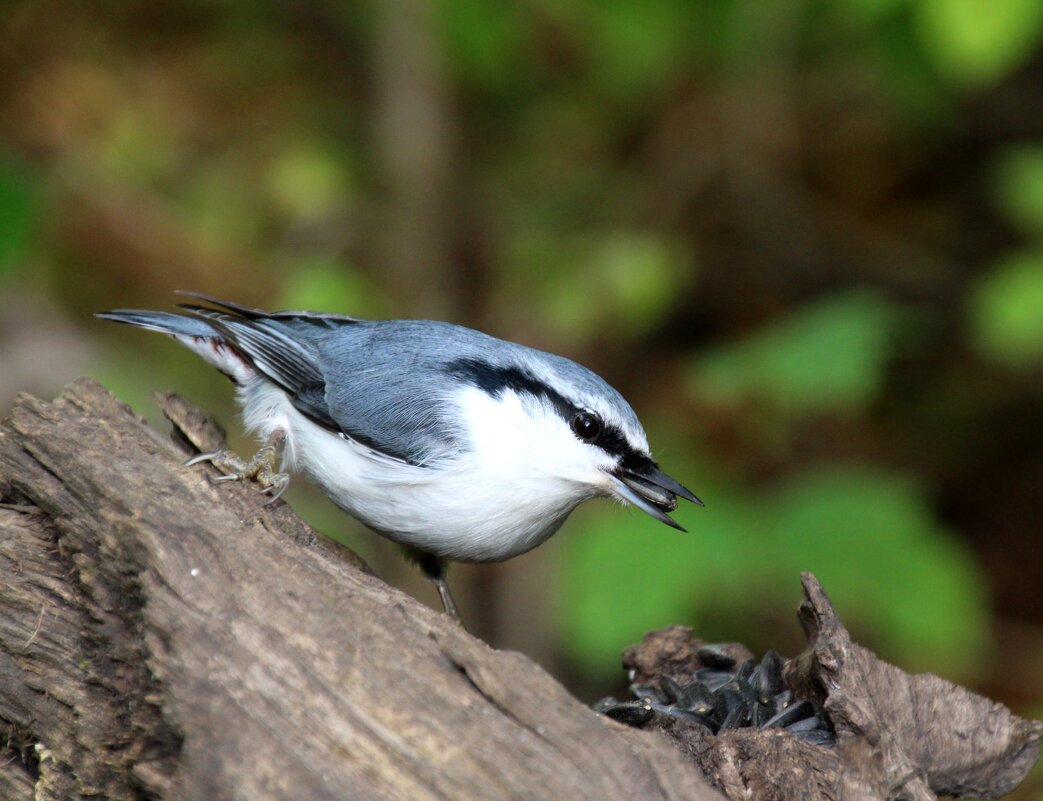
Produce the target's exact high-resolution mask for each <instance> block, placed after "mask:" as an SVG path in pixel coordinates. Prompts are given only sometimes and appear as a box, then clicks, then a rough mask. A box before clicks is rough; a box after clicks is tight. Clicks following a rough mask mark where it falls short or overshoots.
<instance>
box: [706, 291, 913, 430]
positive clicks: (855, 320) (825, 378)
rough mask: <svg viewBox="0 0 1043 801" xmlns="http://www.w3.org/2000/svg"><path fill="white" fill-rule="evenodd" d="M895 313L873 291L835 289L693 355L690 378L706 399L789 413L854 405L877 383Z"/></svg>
mask: <svg viewBox="0 0 1043 801" xmlns="http://www.w3.org/2000/svg"><path fill="white" fill-rule="evenodd" d="M901 318H902V315H901V310H900V308H899V307H898V306H896V305H895V304H894V303H892V302H890V301H888V300H886V299H885V298H884V297H882V296H881V295H879V294H877V293H875V292H871V291H869V290H855V291H852V292H848V293H845V294H842V295H836V296H833V297H830V298H827V299H826V300H824V301H821V302H819V303H816V304H813V305H811V306H808V307H805V308H803V309H800V310H798V311H796V312H794V313H791V314H790V315H789V316H787V317H785V318H783V319H782V320H780V321H778V322H776V323H774V324H773V325H770V326H769V327H767V328H765V329H763V330H761V331H759V332H757V333H755V334H753V335H751V336H749V337H747V338H746V339H744V340H741V341H739V342H737V343H735V344H729V345H726V346H724V347H721V348H719V349H718V350H716V351H712V352H710V353H708V354H706V355H704V356H701V357H699V359H698V360H697V361H696V363H695V365H694V368H693V370H692V373H691V381H690V386H691V388H692V391H693V392H694V393H695V394H696V395H697V396H699V397H700V398H701V399H703V400H704V401H707V402H711V403H717V404H722V405H738V404H741V403H743V402H746V401H750V400H753V401H757V402H760V403H763V404H765V405H767V406H769V407H772V408H774V409H777V410H778V411H780V412H782V413H784V414H787V415H799V414H806V413H810V412H823V411H847V410H852V409H859V408H862V407H864V406H865V405H866V404H868V403H869V402H870V401H872V400H873V398H874V397H875V396H876V394H877V392H878V390H879V389H880V386H881V384H882V382H883V379H884V372H885V369H886V367H887V362H888V359H889V358H890V356H891V354H892V352H893V351H894V348H895V339H896V337H895V333H896V330H897V327H898V323H899V322H900V321H901Z"/></svg>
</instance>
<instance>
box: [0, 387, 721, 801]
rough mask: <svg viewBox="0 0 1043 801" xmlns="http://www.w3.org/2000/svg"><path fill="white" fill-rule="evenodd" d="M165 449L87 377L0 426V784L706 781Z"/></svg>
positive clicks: (531, 785)
mask: <svg viewBox="0 0 1043 801" xmlns="http://www.w3.org/2000/svg"><path fill="white" fill-rule="evenodd" d="M163 405H164V407H165V410H166V411H167V413H168V416H170V417H172V418H174V419H176V420H177V421H178V425H179V426H180V427H181V429H182V430H183V433H181V434H179V435H178V436H179V437H181V438H187V439H190V440H193V441H194V444H195V445H196V446H197V447H214V446H215V445H216V444H218V443H217V442H216V441H215V439H216V436H217V435H216V434H215V432H214V431H213V430H212V429H210V430H208V428H207V425H208V423H207V420H206V418H205V416H202V415H199V414H197V413H194V412H193V410H192V409H191V407H189V406H187V405H186V404H184V402H181V401H179V399H177V398H176V397H175V396H170V397H167V398H165V399H163ZM184 458H185V450H184V449H183V448H181V449H179V448H178V447H176V446H175V445H174V444H172V443H171V442H168V441H166V440H164V439H163V438H162V437H160V436H159V435H158V434H156V433H155V432H154V431H152V430H150V429H149V427H148V426H147V425H146V424H145V422H144V421H143V420H141V419H140V418H138V417H137V416H135V415H134V414H133V413H132V412H131V410H130V409H128V408H127V407H126V406H124V405H122V404H121V403H119V402H118V401H116V400H115V399H114V398H113V397H112V396H111V395H109V394H108V393H107V392H106V391H105V390H104V389H103V388H101V387H100V386H98V385H97V384H94V383H92V382H89V381H80V382H78V383H76V384H74V385H72V386H71V387H70V388H69V389H67V391H66V392H65V393H64V394H63V395H62V396H60V397H59V398H58V399H57V400H55V401H54V402H52V403H46V402H42V401H40V400H37V399H35V398H31V397H25V396H23V397H21V398H20V399H19V400H18V402H17V403H16V405H15V407H14V409H13V410H12V412H11V415H10V417H9V419H8V420H7V421H6V422H5V423H4V424H3V425H2V426H0V725H2V728H0V732H2V733H3V734H5V735H6V736H5V737H4V738H3V739H0V797H2V798H4V799H11V801H21V799H31V798H35V799H61V800H62V801H68V799H76V798H88V797H89V798H92V799H93V798H105V799H108V798H111V799H164V800H165V799H208V800H209V799H250V801H257V800H258V799H268V798H272V799H288V798H297V799H317V800H321V799H345V798H351V799H403V800H404V801H422V800H423V799H474V798H483V799H592V801H593V800H594V799H597V801H605V800H606V799H628V800H630V799H635V798H640V799H682V798H684V799H698V800H702V799H706V800H707V801H709V800H710V799H719V798H720V796H718V795H717V793H715V792H714V791H713V790H711V789H710V788H709V787H708V786H707V785H706V783H705V782H704V780H703V779H702V777H701V775H700V773H699V771H698V769H697V768H696V767H695V766H694V765H692V764H690V763H688V762H686V761H685V759H684V758H683V756H682V755H681V754H680V753H679V752H678V751H676V750H675V749H673V748H672V747H670V746H669V745H667V744H666V743H665V742H664V741H663V740H662V739H661V738H660V737H659V736H657V735H654V734H651V733H649V732H640V731H636V730H632V729H627V728H625V727H623V726H620V725H618V724H616V723H614V722H612V721H610V720H607V719H606V718H603V717H601V716H598V715H597V714H595V713H594V712H593V711H591V710H590V709H588V708H586V707H585V706H584V705H582V704H581V703H580V702H579V701H577V700H576V699H574V698H573V697H571V696H570V695H569V694H568V692H567V691H566V690H565V689H564V688H563V687H562V686H561V685H559V684H558V683H557V682H556V681H554V680H553V679H552V678H551V677H550V676H548V675H547V674H546V673H545V672H544V671H543V670H541V669H540V668H539V666H537V665H535V664H534V663H532V662H531V661H530V660H528V659H527V658H525V657H524V656H521V655H520V654H516V653H510V652H503V651H495V650H492V649H490V648H489V647H487V646H486V645H485V644H483V643H482V642H480V641H478V640H476V639H474V638H473V637H471V636H469V635H468V634H467V632H465V631H464V630H463V629H461V628H460V627H459V626H458V625H456V624H454V623H453V622H451V621H450V620H449V619H448V618H447V617H446V616H445V615H443V614H441V613H439V612H435V611H433V610H431V609H429V608H427V607H425V606H423V605H422V604H420V603H418V602H416V601H414V600H413V599H412V598H410V597H408V596H406V595H404V594H403V593H401V592H399V591H398V590H396V589H394V588H392V587H389V586H388V585H386V584H385V583H384V582H382V581H381V580H380V579H378V578H377V577H375V576H373V575H371V574H370V573H369V572H368V571H367V570H366V569H365V567H364V565H362V563H361V562H360V561H359V560H358V559H357V558H356V557H354V555H353V554H351V553H350V552H348V551H346V550H345V549H343V548H340V547H339V546H336V545H333V544H331V543H329V542H328V541H326V540H324V539H323V538H321V537H319V536H317V535H316V534H315V532H314V531H312V530H311V529H310V528H309V527H308V526H307V525H306V524H305V523H304V522H303V521H301V520H300V519H299V518H298V517H296V515H294V514H293V512H292V510H291V509H290V508H289V507H288V506H286V505H285V504H283V503H276V504H273V505H272V506H269V507H264V506H263V496H259V495H258V494H257V493H256V492H254V491H252V490H251V488H249V487H247V486H240V485H234V486H230V485H229V484H219V485H215V484H213V483H211V481H210V480H209V478H208V474H209V475H213V468H205V467H196V468H185V467H183V466H182V462H183V460H184Z"/></svg>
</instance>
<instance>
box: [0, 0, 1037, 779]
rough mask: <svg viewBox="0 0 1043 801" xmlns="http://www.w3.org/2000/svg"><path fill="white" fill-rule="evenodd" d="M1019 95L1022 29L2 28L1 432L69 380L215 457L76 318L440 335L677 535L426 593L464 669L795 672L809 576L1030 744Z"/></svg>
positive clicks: (395, 9)
mask: <svg viewBox="0 0 1043 801" xmlns="http://www.w3.org/2000/svg"><path fill="white" fill-rule="evenodd" d="M1041 98H1043V3H1040V2H1039V0H993V1H992V2H990V3H987V4H985V3H981V2H978V0H814V1H813V0H703V1H701V2H686V1H685V0H602V1H601V2H592V1H590V2H582V1H581V0H526V1H525V2H517V3H513V4H506V3H500V2H496V0H438V1H437V2H432V3H424V2H422V0H387V2H365V3H336V2H332V1H330V2H325V1H324V0H303V2H290V1H289V0H284V1H282V2H280V1H278V0H267V2H263V1H262V2H259V1H258V0H226V2H213V1H204V0H197V1H195V2H172V1H170V0H159V1H158V2H150V3H134V2H129V1H128V0H99V1H98V2H93V3H89V4H87V3H83V4H73V3H58V2H46V1H41V2H31V1H30V2H20V3H10V2H7V3H4V4H3V5H0V412H2V411H3V410H4V409H6V408H8V407H9V405H10V403H11V401H12V399H13V397H14V394H15V393H16V392H17V391H20V390H25V391H30V392H34V393H38V394H42V395H51V394H53V393H55V392H56V391H58V389H59V388H60V386H61V385H62V384H63V383H64V382H66V381H68V380H70V379H72V378H74V377H76V376H78V375H81V374H88V375H92V376H95V377H96V378H98V379H100V380H102V381H103V382H104V383H106V385H107V386H109V387H110V388H112V389H113V390H114V391H115V392H117V393H118V394H119V395H120V396H121V397H123V398H124V399H126V400H128V401H129V402H130V403H132V404H133V405H134V407H135V408H136V409H138V410H139V411H141V412H142V413H144V414H146V415H149V416H151V417H153V418H155V415H156V413H155V411H154V406H153V404H152V403H151V401H150V399H149V392H150V390H152V389H164V390H166V389H177V390H179V391H181V392H183V393H184V394H186V395H188V396H189V397H191V398H192V399H194V400H196V401H197V402H199V403H201V404H203V405H205V406H206V407H208V408H211V409H213V410H214V411H215V412H216V413H217V414H218V415H219V416H220V417H221V418H222V419H223V420H224V421H225V422H226V423H227V424H228V427H229V428H230V429H232V430H235V429H237V422H236V419H235V410H234V407H233V405H232V402H231V391H230V388H229V386H228V384H227V382H226V381H225V380H224V379H223V378H222V377H221V376H219V375H218V374H217V373H215V372H214V371H212V370H211V369H210V368H208V367H206V366H205V365H204V364H203V363H202V362H200V361H198V360H197V359H196V358H195V357H194V356H192V355H191V354H190V353H188V352H187V351H183V350H181V349H180V348H179V347H177V346H176V345H175V344H173V343H171V342H169V341H168V340H166V339H164V338H162V337H158V336H155V335H151V334H148V333H146V332H141V331H133V330H130V329H125V328H117V327H116V326H111V325H106V324H104V323H101V322H98V321H95V320H94V319H92V317H91V314H92V312H94V311H98V310H102V309H107V308H112V307H116V306H139V307H146V308H169V307H170V306H171V305H172V303H173V302H174V301H175V298H174V297H173V296H172V295H171V291H172V290H174V289H195V290H198V291H203V292H207V293H211V294H215V295H218V296H226V297H229V298H232V299H236V300H239V301H243V302H246V303H250V304H255V305H260V306H265V307H311V308H317V309H323V310H331V311H339V312H344V313H349V314H354V315H357V316H371V317H431V318H437V319H446V320H451V321H454V322H458V323H463V324H467V325H472V326H475V327H478V328H481V329H483V330H485V331H488V332H490V333H492V334H495V335H499V336H502V337H506V338H510V339H516V340H518V341H521V342H524V343H526V344H529V345H533V346H537V347H541V348H545V349H548V350H552V351H555V352H559V353H562V354H565V355H568V356H570V357H572V358H575V359H577V360H579V361H581V362H583V363H584V364H587V365H588V366H590V367H592V368H594V369H595V370H597V371H599V372H600V373H601V374H602V375H604V376H605V377H606V378H607V379H609V381H611V382H612V383H614V384H615V385H616V386H617V387H618V388H619V389H620V390H621V391H622V392H623V393H624V395H626V396H627V398H628V399H629V400H630V401H631V403H632V405H633V406H634V407H635V409H637V411H638V412H639V414H640V415H641V417H642V419H643V420H644V422H645V424H646V428H647V429H648V431H649V436H650V439H651V442H652V444H653V448H654V450H655V453H656V456H657V458H658V459H659V461H660V462H661V463H662V465H663V466H664V467H665V468H666V469H667V470H668V471H669V472H670V473H671V474H674V475H676V476H678V477H679V478H681V479H682V481H683V482H684V483H686V484H687V485H689V486H690V487H691V488H692V489H693V490H695V491H696V492H697V493H698V494H699V495H700V496H702V497H703V498H704V500H706V502H707V506H706V508H705V509H695V508H691V507H687V508H684V509H682V510H681V512H680V513H679V514H678V517H679V519H680V520H681V522H682V523H683V524H684V525H685V526H687V527H688V528H689V530H690V533H689V534H687V535H681V534H678V533H677V532H674V531H672V530H670V529H668V528H666V527H664V526H662V525H660V524H657V523H655V522H654V521H652V520H651V519H649V518H646V517H645V516H644V515H642V514H640V513H639V512H636V511H634V510H623V509H620V508H618V507H615V506H613V505H612V504H610V503H607V502H604V501H599V502H594V503H590V504H587V505H586V506H585V507H584V508H583V509H581V510H580V511H579V512H577V513H576V514H575V515H574V517H573V518H572V519H571V520H570V522H569V523H568V524H567V525H566V526H565V528H564V529H563V531H562V532H561V533H560V534H559V535H558V536H556V537H555V538H554V539H552V540H551V541H550V542H549V543H547V544H546V545H545V546H543V547H541V548H540V549H538V550H536V551H535V552H533V553H531V554H529V555H527V556H525V557H521V558H518V559H515V560H513V561H512V562H510V563H508V564H505V565H499V566H490V567H478V568H471V567H459V568H456V569H454V571H453V573H452V581H453V583H454V586H455V587H456V589H457V594H458V597H459V598H460V600H461V601H462V605H463V613H464V617H465V619H466V620H467V621H468V624H469V626H470V627H471V628H472V629H473V630H474V631H476V632H477V633H479V634H481V635H482V636H483V637H485V638H487V639H488V640H489V641H490V642H491V643H493V644H495V645H498V646H501V647H509V648H516V649H519V650H522V651H525V652H526V653H529V654H530V655H532V656H533V657H534V658H536V659H537V660H538V661H540V662H541V663H542V664H543V665H545V666H547V667H548V669H550V670H552V671H553V672H554V673H556V674H557V675H558V676H559V677H561V678H562V680H563V681H564V682H565V683H566V684H567V685H568V686H569V687H570V688H571V689H572V690H573V691H574V692H576V693H577V694H579V695H580V696H581V697H584V698H588V699H593V698H596V697H598V696H599V695H601V694H604V693H606V692H609V691H612V690H616V689H618V686H619V685H618V683H619V681H620V678H621V674H620V671H619V669H618V654H619V651H620V650H621V648H622V647H624V646H625V645H627V644H628V643H631V642H634V641H636V640H637V639H638V638H639V637H640V636H641V634H642V633H643V632H644V631H645V630H647V629H651V628H656V627H660V626H664V625H667V624H670V623H685V624H688V625H691V626H693V627H695V629H696V630H697V631H698V632H700V633H701V634H702V635H703V636H705V637H707V638H712V639H735V640H741V641H744V642H746V643H747V644H748V645H749V646H750V647H751V648H753V649H754V651H756V652H758V653H759V652H761V651H763V650H764V649H766V648H768V647H775V648H777V649H779V650H780V651H782V652H784V653H794V652H795V651H796V650H797V649H798V648H799V647H800V644H801V637H800V634H799V628H798V626H797V624H796V621H795V618H794V614H793V612H794V608H795V605H796V603H797V601H798V598H799V585H798V581H797V577H798V573H799V571H801V570H813V571H815V572H816V573H817V574H818V575H819V577H820V578H821V579H822V581H823V582H824V584H825V586H826V587H827V589H828V590H829V591H830V593H831V595H832V597H833V600H834V602H835V603H836V605H837V606H838V608H839V611H840V613H841V615H842V616H843V618H844V620H845V621H846V622H847V624H848V626H849V627H850V628H851V629H852V631H853V633H854V634H855V635H856V637H858V638H860V639H861V640H862V641H863V642H864V643H866V644H868V645H869V646H871V647H873V648H874V649H876V650H877V651H878V652H879V653H881V654H882V655H883V656H884V657H885V658H887V659H889V660H892V661H894V662H896V663H898V664H900V665H901V666H903V667H905V668H907V669H913V670H931V671H935V672H937V673H939V674H941V675H943V676H946V677H948V678H951V679H953V680H956V681H959V682H962V683H966V684H968V685H970V686H971V687H973V688H975V689H977V690H979V691H981V692H984V693H986V694H989V695H991V696H993V697H996V698H998V699H1000V700H1002V701H1004V702H1006V703H1008V704H1009V705H1011V706H1012V707H1013V708H1014V709H1015V710H1017V711H1018V712H1020V713H1021V714H1024V715H1028V716H1035V717H1040V716H1041V715H1043V554H1041V547H1040V543H1041V537H1040V532H1041V526H1043V524H1041V519H1043V410H1041V400H1043V103H1041ZM237 436H238V435H237ZM236 442H237V446H238V447H240V448H241V449H242V450H243V451H244V452H247V451H249V449H250V448H251V447H252V444H251V443H248V442H245V441H243V440H242V439H241V438H239V439H238V440H237V441H236ZM290 500H291V502H292V503H293V505H294V506H295V507H296V508H298V509H299V510H301V511H302V512H303V513H304V514H305V515H306V516H307V517H309V519H311V520H312V521H313V522H314V523H315V524H316V525H318V526H319V527H320V528H322V529H323V530H324V531H325V532H327V533H328V534H329V535H330V536H333V537H337V538H341V539H345V540H346V541H348V542H350V543H352V544H353V546H354V547H356V548H357V549H358V550H359V551H360V552H361V553H362V554H363V555H364V556H365V557H366V558H367V559H368V560H369V561H370V562H371V563H372V564H373V565H374V567H375V568H376V569H377V570H378V572H380V573H381V575H383V576H385V577H386V578H388V580H390V581H393V582H395V583H398V584H401V585H402V586H405V587H406V588H407V589H408V590H409V591H410V592H413V593H415V594H417V595H419V596H420V597H422V598H423V599H424V600H426V601H428V602H431V603H436V601H435V599H434V595H433V593H432V592H431V591H430V589H429V588H427V587H426V586H425V585H424V583H423V582H422V580H421V579H419V578H418V577H417V576H416V575H415V572H414V571H413V570H412V569H411V568H409V567H408V566H407V565H405V564H404V563H403V562H402V560H401V559H400V558H399V556H398V554H397V553H396V552H395V551H394V550H393V549H391V548H390V547H387V546H386V545H385V543H383V542H382V541H380V540H379V539H378V538H376V537H375V536H373V535H370V534H367V533H364V532H362V531H361V530H360V529H359V527H358V526H357V525H356V524H354V522H353V521H351V520H350V519H348V518H347V517H345V516H344V515H342V514H340V513H339V512H337V511H336V510H335V509H334V508H333V507H332V506H331V505H330V504H329V503H328V502H326V501H325V500H324V499H322V497H321V496H320V495H318V494H317V493H316V492H314V491H313V490H311V489H310V488H308V487H306V486H304V482H303V481H301V480H298V481H296V482H294V488H293V490H292V491H291V494H290ZM1036 775H1037V777H1038V776H1039V772H1038V771H1037V774H1036ZM1037 782H1038V779H1037ZM1038 788H1039V785H1038V783H1037V784H1036V785H1035V786H1034V787H1033V786H1028V787H1026V788H1023V789H1022V790H1021V791H1020V792H1021V794H1020V796H1019V797H1020V798H1022V799H1026V798H1031V797H1036V796H1037V795H1038Z"/></svg>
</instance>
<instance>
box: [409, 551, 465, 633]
mask: <svg viewBox="0 0 1043 801" xmlns="http://www.w3.org/2000/svg"><path fill="white" fill-rule="evenodd" d="M409 552H410V555H411V556H412V557H413V558H414V559H415V560H416V563H417V564H418V565H420V569H421V570H423V571H424V575H425V576H427V577H428V578H429V579H431V581H432V582H434V585H435V589H437V590H438V597H439V598H441V599H442V608H443V609H445V613H446V614H447V615H449V617H451V618H452V619H453V620H455V621H456V622H457V623H460V624H462V623H463V621H462V620H460V612H459V610H458V609H457V608H456V601H454V600H453V594H452V593H451V592H449V582H447V581H446V580H445V568H446V564H445V561H444V560H442V559H439V558H438V557H437V556H434V555H433V554H429V553H426V552H424V551H418V550H415V549H413V548H410V549H409Z"/></svg>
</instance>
